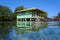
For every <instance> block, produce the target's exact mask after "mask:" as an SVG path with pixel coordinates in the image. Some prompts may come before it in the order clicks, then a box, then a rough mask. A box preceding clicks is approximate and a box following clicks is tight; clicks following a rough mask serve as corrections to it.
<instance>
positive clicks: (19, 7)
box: [15, 6, 25, 11]
mask: <svg viewBox="0 0 60 40" xmlns="http://www.w3.org/2000/svg"><path fill="white" fill-rule="evenodd" d="M23 9H25V8H24V6H18V7H17V8H16V9H15V11H17V10H23Z"/></svg>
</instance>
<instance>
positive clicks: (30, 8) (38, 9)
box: [16, 8, 44, 12]
mask: <svg viewBox="0 0 60 40" xmlns="http://www.w3.org/2000/svg"><path fill="white" fill-rule="evenodd" d="M29 10H39V9H37V8H28V9H23V10H18V11H16V12H23V11H29ZM39 11H42V12H44V11H43V10H39Z"/></svg>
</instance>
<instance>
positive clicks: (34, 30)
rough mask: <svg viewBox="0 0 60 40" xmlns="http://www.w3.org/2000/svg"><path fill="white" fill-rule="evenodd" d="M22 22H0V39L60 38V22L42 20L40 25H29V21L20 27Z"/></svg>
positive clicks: (37, 39) (47, 39)
mask: <svg viewBox="0 0 60 40" xmlns="http://www.w3.org/2000/svg"><path fill="white" fill-rule="evenodd" d="M56 23H57V24H56ZM20 24H21V23H20V22H17V25H16V23H14V22H0V40H60V28H59V27H60V26H59V25H60V22H42V21H41V22H39V24H40V25H39V26H38V27H37V26H35V25H32V26H31V27H29V26H30V25H29V22H28V24H27V23H26V24H25V25H27V26H23V27H19V26H21V25H20ZM22 24H23V25H24V23H22ZM32 24H35V23H34V22H33V23H32ZM51 24H53V25H51ZM55 25H56V27H55ZM52 27H53V28H52Z"/></svg>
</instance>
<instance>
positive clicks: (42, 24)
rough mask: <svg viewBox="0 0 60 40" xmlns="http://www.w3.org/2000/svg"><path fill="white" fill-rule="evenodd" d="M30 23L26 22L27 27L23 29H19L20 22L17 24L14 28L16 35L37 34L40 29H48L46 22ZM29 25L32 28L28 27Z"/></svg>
mask: <svg viewBox="0 0 60 40" xmlns="http://www.w3.org/2000/svg"><path fill="white" fill-rule="evenodd" d="M30 22H31V21H30ZM30 22H29V21H28V22H26V24H25V25H27V26H24V27H21V24H22V23H21V22H17V27H16V32H17V34H23V33H26V32H37V31H38V30H39V29H40V28H47V27H48V23H47V22H43V21H40V22H33V21H32V22H31V24H30ZM24 23H25V22H24ZM24 23H23V24H24ZM38 23H39V25H38ZM35 24H37V25H35ZM30 25H32V26H30ZM19 26H20V27H19ZM22 26H23V25H22Z"/></svg>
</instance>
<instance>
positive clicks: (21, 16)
mask: <svg viewBox="0 0 60 40" xmlns="http://www.w3.org/2000/svg"><path fill="white" fill-rule="evenodd" d="M16 13H17V25H18V27H31V26H33V27H35V26H37V27H39V25H40V18H44V17H46V15H45V13H46V12H44V11H42V10H39V9H37V8H28V9H23V10H18V11H16Z"/></svg>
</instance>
